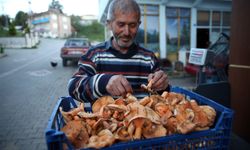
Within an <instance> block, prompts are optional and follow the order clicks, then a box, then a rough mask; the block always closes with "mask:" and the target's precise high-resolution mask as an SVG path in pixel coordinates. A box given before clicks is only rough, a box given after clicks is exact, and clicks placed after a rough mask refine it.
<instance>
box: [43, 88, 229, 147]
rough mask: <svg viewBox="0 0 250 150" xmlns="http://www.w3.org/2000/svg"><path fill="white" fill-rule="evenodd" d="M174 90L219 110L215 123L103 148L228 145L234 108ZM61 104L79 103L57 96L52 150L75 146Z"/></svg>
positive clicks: (49, 140) (49, 144) (49, 139)
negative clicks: (70, 139)
mask: <svg viewBox="0 0 250 150" xmlns="http://www.w3.org/2000/svg"><path fill="white" fill-rule="evenodd" d="M171 91H172V92H176V93H181V94H184V95H186V98H187V99H195V100H196V101H197V102H198V103H199V104H206V105H209V106H212V107H213V108H214V109H215V110H216V112H217V115H216V120H215V123H214V125H213V126H212V127H211V128H210V129H209V130H205V131H198V132H192V133H189V134H185V135H182V134H175V135H171V136H165V137H159V138H152V139H143V140H134V141H129V142H119V143H116V144H113V145H112V146H110V147H105V148H103V149H109V150H116V149H143V150H144V149H229V142H230V134H231V130H232V119H233V111H232V110H231V109H229V108H226V107H224V106H222V105H220V104H218V103H216V102H214V101H212V100H210V99H208V98H205V97H203V96H201V95H199V94H196V93H194V92H191V91H188V90H185V89H182V88H179V87H173V88H172V89H171ZM59 107H63V110H64V111H68V110H70V109H71V108H74V107H77V105H76V103H75V101H74V99H73V98H71V97H61V98H60V99H59V100H58V102H57V104H56V106H55V108H54V110H53V112H52V114H51V117H50V119H49V122H48V126H47V129H46V131H45V135H46V142H47V148H48V149H49V150H62V149H63V144H66V145H67V148H68V149H74V147H73V146H72V145H71V144H70V142H69V141H68V140H67V137H66V136H65V134H64V133H63V132H61V131H60V129H61V128H62V127H63V125H64V120H63V118H62V115H61V114H60V112H59ZM86 109H87V110H86V111H90V108H86Z"/></svg>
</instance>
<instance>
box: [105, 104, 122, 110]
mask: <svg viewBox="0 0 250 150" xmlns="http://www.w3.org/2000/svg"><path fill="white" fill-rule="evenodd" d="M106 107H108V108H109V109H112V110H117V111H119V112H125V111H127V107H126V106H125V105H116V104H108V105H107V106H106Z"/></svg>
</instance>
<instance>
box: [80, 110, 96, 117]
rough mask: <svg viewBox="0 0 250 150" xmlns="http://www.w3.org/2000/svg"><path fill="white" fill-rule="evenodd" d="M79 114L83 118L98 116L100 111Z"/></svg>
mask: <svg viewBox="0 0 250 150" xmlns="http://www.w3.org/2000/svg"><path fill="white" fill-rule="evenodd" d="M77 115H78V116H80V117H81V118H93V119H94V118H97V117H99V114H98V113H90V112H82V111H81V112H79V113H78V114H77Z"/></svg>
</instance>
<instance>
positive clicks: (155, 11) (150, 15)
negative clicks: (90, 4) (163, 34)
mask: <svg viewBox="0 0 250 150" xmlns="http://www.w3.org/2000/svg"><path fill="white" fill-rule="evenodd" d="M140 9H141V24H140V27H139V30H138V33H137V36H136V41H137V42H139V43H140V44H141V45H143V46H144V47H146V48H148V49H150V50H153V51H154V52H158V51H159V7H158V6H157V5H140Z"/></svg>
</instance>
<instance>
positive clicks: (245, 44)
mask: <svg viewBox="0 0 250 150" xmlns="http://www.w3.org/2000/svg"><path fill="white" fill-rule="evenodd" d="M249 6H250V1H246V0H234V1H233V5H232V16H231V17H232V18H231V39H230V67H229V81H230V85H231V108H232V109H233V110H234V111H235V115H234V123H233V131H234V132H235V133H236V134H237V135H239V136H240V137H243V138H244V139H245V140H247V141H248V142H250V128H249V126H250V118H249V108H250V89H249V87H250V61H249V57H250V45H249V44H250V20H249V15H248V14H250V9H249Z"/></svg>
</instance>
